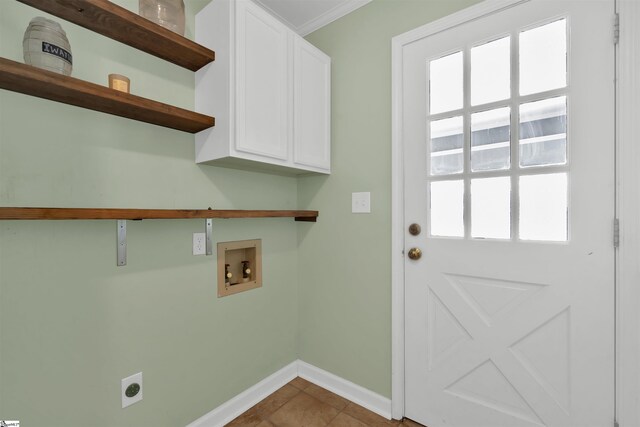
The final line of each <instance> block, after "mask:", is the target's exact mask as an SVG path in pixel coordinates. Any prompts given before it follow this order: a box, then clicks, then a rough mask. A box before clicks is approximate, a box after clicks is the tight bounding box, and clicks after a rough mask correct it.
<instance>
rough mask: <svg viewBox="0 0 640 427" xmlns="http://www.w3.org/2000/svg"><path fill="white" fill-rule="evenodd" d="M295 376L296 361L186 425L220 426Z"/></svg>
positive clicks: (201, 426) (192, 426)
mask: <svg viewBox="0 0 640 427" xmlns="http://www.w3.org/2000/svg"><path fill="white" fill-rule="evenodd" d="M297 376H298V361H295V362H291V363H290V364H288V365H287V366H285V367H284V368H282V369H280V370H279V371H277V372H276V373H274V374H272V375H269V376H268V377H267V378H265V379H263V380H262V381H260V382H259V383H258V384H256V385H254V386H252V387H250V388H248V389H247V390H245V391H243V392H242V393H240V394H239V395H237V396H236V397H233V398H231V399H230V400H227V401H226V402H225V403H223V404H222V405H220V406H218V407H217V408H216V409H214V410H213V411H211V412H209V413H207V414H205V415H203V416H202V417H200V418H198V419H197V420H195V421H194V422H192V423H191V424H189V425H188V426H187V427H222V426H224V425H225V424H227V423H229V422H231V421H232V420H233V419H235V418H236V417H238V415H240V414H242V413H243V412H245V411H246V410H247V409H249V408H251V407H252V406H254V405H255V404H256V403H258V402H260V401H261V400H262V399H264V398H265V397H267V396H269V395H270V394H271V393H273V392H274V391H276V390H278V389H279V388H280V387H282V386H283V385H285V384H286V383H288V382H289V381H291V380H292V379H294V378H295V377H297Z"/></svg>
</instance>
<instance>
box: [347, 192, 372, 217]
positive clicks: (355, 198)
mask: <svg viewBox="0 0 640 427" xmlns="http://www.w3.org/2000/svg"><path fill="white" fill-rule="evenodd" d="M351 213H371V193H370V192H368V191H367V192H364V193H351Z"/></svg>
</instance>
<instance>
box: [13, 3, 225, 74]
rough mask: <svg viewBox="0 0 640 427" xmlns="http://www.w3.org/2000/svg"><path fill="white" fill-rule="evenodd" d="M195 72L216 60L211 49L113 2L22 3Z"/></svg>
mask: <svg viewBox="0 0 640 427" xmlns="http://www.w3.org/2000/svg"><path fill="white" fill-rule="evenodd" d="M18 1H20V2H22V3H24V4H27V5H29V6H33V7H35V8H36V9H40V10H42V11H44V12H47V13H50V14H52V15H55V16H57V17H59V18H62V19H65V20H67V21H69V22H73V23H74V24H77V25H80V26H82V27H85V28H87V29H89V30H92V31H94V32H96V33H99V34H102V35H104V36H106V37H110V38H112V39H114V40H117V41H119V42H122V43H124V44H127V45H129V46H132V47H135V48H136V49H139V50H142V51H144V52H147V53H150V54H151V55H155V56H157V57H159V58H162V59H164V60H166V61H169V62H172V63H174V64H176V65H179V66H181V67H184V68H187V69H189V70H191V71H197V70H199V69H200V68H202V67H204V66H205V65H207V64H208V63H210V62H211V61H213V60H214V59H215V54H214V52H213V51H212V50H211V49H207V48H206V47H204V46H201V45H199V44H197V43H195V42H193V41H191V40H189V39H187V38H185V37H183V36H181V35H179V34H176V33H174V32H173V31H170V30H168V29H166V28H163V27H161V26H160V25H157V24H156V23H154V22H151V21H149V20H148V19H145V18H143V17H141V16H139V15H137V14H135V13H133V12H130V11H129V10H127V9H124V8H123V7H120V6H118V5H116V4H114V3H112V2H110V1H109V0H18Z"/></svg>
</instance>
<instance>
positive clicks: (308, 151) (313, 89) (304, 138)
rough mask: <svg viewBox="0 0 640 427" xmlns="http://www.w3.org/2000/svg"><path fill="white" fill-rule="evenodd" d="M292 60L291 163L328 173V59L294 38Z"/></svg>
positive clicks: (329, 161) (329, 100)
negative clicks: (292, 143)
mask: <svg viewBox="0 0 640 427" xmlns="http://www.w3.org/2000/svg"><path fill="white" fill-rule="evenodd" d="M293 59H294V71H293V75H294V102H293V105H294V109H293V126H294V128H293V141H294V145H293V147H294V148H293V156H294V162H295V163H296V164H298V165H303V166H311V167H316V168H320V169H323V170H327V171H328V170H329V168H330V164H331V58H329V57H328V56H327V55H325V54H324V53H323V52H321V51H320V50H318V49H317V48H316V47H314V46H313V45H311V44H310V43H309V42H307V41H306V40H304V39H303V38H298V37H296V39H295V43H294V55H293Z"/></svg>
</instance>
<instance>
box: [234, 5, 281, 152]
mask: <svg viewBox="0 0 640 427" xmlns="http://www.w3.org/2000/svg"><path fill="white" fill-rule="evenodd" d="M236 25H237V27H236V36H237V39H236V63H237V72H236V76H237V79H238V80H237V82H236V90H237V92H236V95H237V98H236V99H237V104H236V125H237V128H236V129H237V130H236V131H237V135H236V136H237V138H236V150H238V151H241V152H245V153H250V154H255V155H258V156H262V157H269V158H273V159H280V160H283V161H286V160H287V154H288V142H289V141H288V133H287V129H288V127H289V126H290V122H289V120H288V117H287V96H288V93H289V92H288V85H287V81H288V78H289V75H288V67H287V40H288V32H289V31H290V30H289V29H287V28H286V27H285V26H284V24H282V23H281V22H279V21H278V20H277V19H275V18H273V17H272V16H270V15H269V14H268V13H267V12H265V11H264V10H263V9H261V8H260V7H259V6H257V5H255V4H254V3H252V2H250V1H247V0H238V1H237V2H236Z"/></svg>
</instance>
